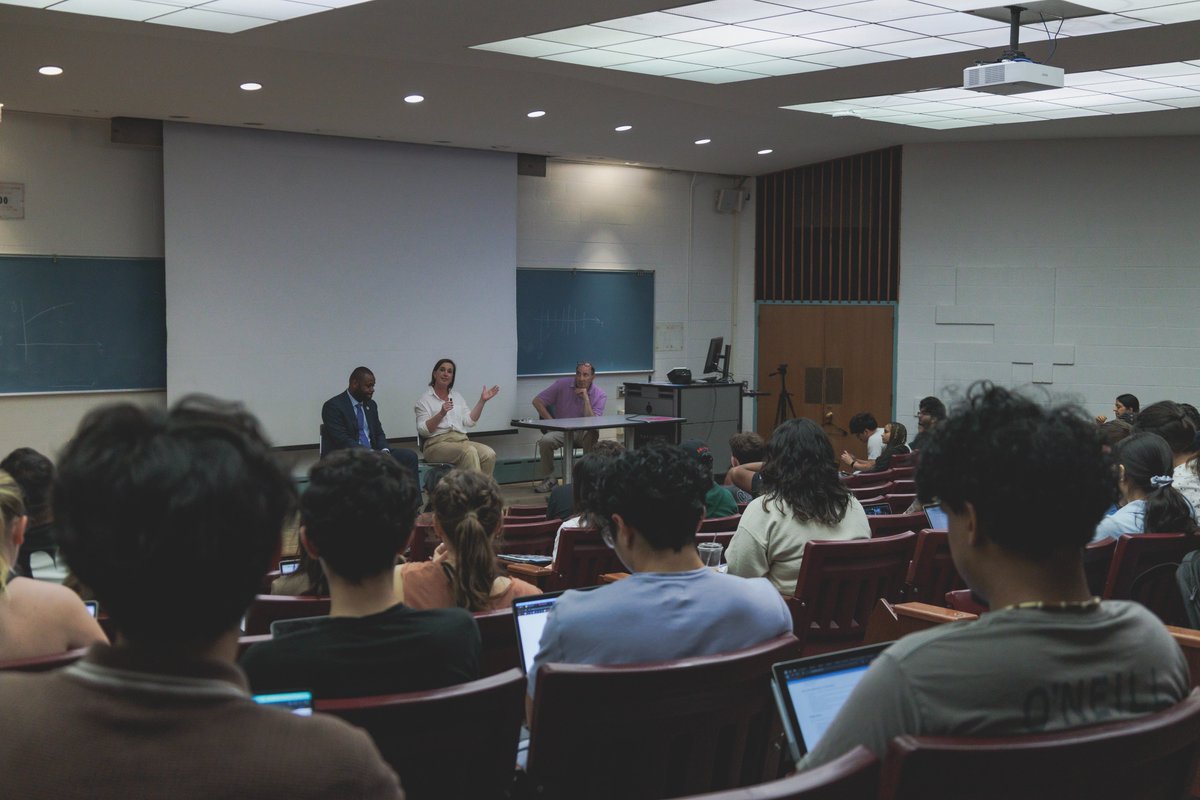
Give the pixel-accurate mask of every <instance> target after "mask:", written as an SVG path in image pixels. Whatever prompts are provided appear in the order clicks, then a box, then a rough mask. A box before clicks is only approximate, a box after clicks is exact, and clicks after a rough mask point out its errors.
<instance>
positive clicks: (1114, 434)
mask: <svg viewBox="0 0 1200 800" xmlns="http://www.w3.org/2000/svg"><path fill="white" fill-rule="evenodd" d="M1132 433H1133V426H1132V425H1130V424H1129V423H1128V422H1126V421H1125V420H1123V419H1110V420H1109V421H1108V422H1104V423H1101V425H1100V438H1101V439H1102V440H1103V441H1104V444H1105V445H1106V446H1107V447H1109V448H1110V449H1111V448H1112V447H1114V446H1115V445H1116V444H1117V442H1119V441H1121V440H1122V439H1124V438H1126V437H1128V436H1129V435H1130V434H1132Z"/></svg>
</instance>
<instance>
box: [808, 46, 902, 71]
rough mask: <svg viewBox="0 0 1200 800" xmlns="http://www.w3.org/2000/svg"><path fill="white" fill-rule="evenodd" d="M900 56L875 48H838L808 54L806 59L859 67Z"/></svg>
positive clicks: (825, 63)
mask: <svg viewBox="0 0 1200 800" xmlns="http://www.w3.org/2000/svg"><path fill="white" fill-rule="evenodd" d="M899 58H900V56H893V55H888V54H887V53H877V52H875V51H874V50H837V51H835V52H832V53H817V54H816V55H815V56H808V57H807V58H805V59H804V60H805V61H811V62H813V63H814V64H824V65H825V66H827V67H857V66H859V65H860V64H874V63H876V62H878V61H896V60H898V59H899Z"/></svg>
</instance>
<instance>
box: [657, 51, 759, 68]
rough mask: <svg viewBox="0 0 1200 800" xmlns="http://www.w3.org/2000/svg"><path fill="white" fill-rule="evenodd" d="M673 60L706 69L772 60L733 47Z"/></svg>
mask: <svg viewBox="0 0 1200 800" xmlns="http://www.w3.org/2000/svg"><path fill="white" fill-rule="evenodd" d="M672 60H674V61H684V62H687V63H688V64H703V65H704V66H706V67H738V66H741V65H742V64H753V63H755V62H757V61H769V60H770V58H769V57H768V56H763V55H759V54H758V53H747V52H746V51H745V50H734V49H733V48H732V47H719V48H714V49H712V50H706V51H705V52H703V53H692V54H690V55H686V56H679V58H676V59H672Z"/></svg>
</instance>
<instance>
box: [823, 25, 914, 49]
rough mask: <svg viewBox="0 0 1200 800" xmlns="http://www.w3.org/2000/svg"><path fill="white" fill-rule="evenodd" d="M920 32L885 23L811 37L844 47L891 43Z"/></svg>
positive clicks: (843, 29) (909, 38) (912, 36)
mask: <svg viewBox="0 0 1200 800" xmlns="http://www.w3.org/2000/svg"><path fill="white" fill-rule="evenodd" d="M919 37H920V34H918V33H912V32H911V31H901V30H897V29H895V28H888V27H886V26H884V25H855V26H854V27H853V28H842V29H841V30H836V31H822V32H820V33H814V34H812V35H811V37H810V38H813V39H817V40H819V41H825V42H832V43H833V44H839V45H842V46H843V47H870V46H872V45H876V44H891V43H893V42H902V41H906V40H911V39H916V38H919Z"/></svg>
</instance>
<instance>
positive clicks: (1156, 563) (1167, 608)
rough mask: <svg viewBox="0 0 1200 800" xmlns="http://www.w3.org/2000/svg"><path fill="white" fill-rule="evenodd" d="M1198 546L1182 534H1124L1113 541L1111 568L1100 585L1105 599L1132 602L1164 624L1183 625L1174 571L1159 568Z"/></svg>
mask: <svg viewBox="0 0 1200 800" xmlns="http://www.w3.org/2000/svg"><path fill="white" fill-rule="evenodd" d="M1197 544H1200V539H1197V538H1194V537H1191V536H1186V535H1184V534H1182V533H1139V534H1137V535H1135V536H1130V535H1128V534H1126V535H1123V536H1121V537H1120V538H1119V539H1117V547H1116V550H1115V551H1114V552H1113V559H1112V565H1111V566H1110V567H1109V570H1108V578H1107V579H1106V580H1105V583H1104V595H1103V597H1104V598H1105V599H1107V600H1111V599H1116V600H1134V601H1136V602H1139V603H1141V604H1142V605H1144V606H1146V608H1149V609H1150V610H1151V611H1153V612H1154V613H1155V614H1157V615H1158V617H1159V619H1161V620H1162V621H1163V622H1165V623H1167V624H1168V625H1186V624H1187V614H1186V613H1185V612H1184V609H1183V596H1182V594H1181V593H1180V591H1179V586H1178V584H1176V583H1175V569H1173V568H1171V567H1169V566H1167V567H1163V566H1160V565H1167V564H1173V565H1174V566H1175V567H1176V568H1177V567H1178V566H1179V562H1180V561H1181V560H1182V559H1183V557H1184V556H1185V555H1187V554H1188V553H1189V552H1191V551H1192V550H1194V549H1196V546H1197Z"/></svg>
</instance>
